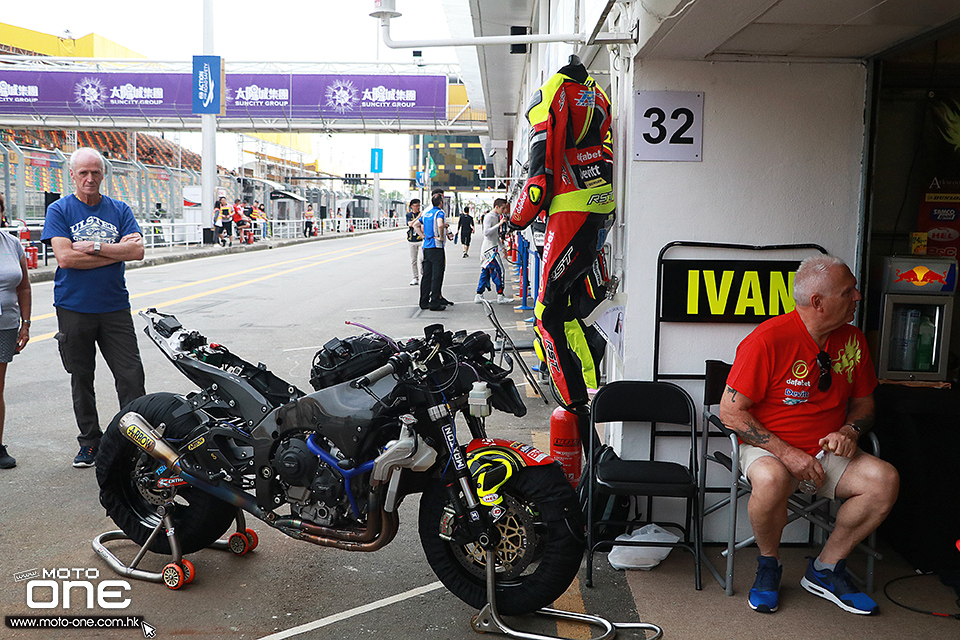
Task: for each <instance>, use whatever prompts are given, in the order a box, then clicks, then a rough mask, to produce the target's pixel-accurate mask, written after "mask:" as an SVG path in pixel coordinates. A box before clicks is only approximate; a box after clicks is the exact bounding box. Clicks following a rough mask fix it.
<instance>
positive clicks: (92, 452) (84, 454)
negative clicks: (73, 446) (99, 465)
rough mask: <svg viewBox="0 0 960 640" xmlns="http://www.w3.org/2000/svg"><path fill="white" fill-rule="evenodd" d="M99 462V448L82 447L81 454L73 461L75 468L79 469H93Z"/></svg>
mask: <svg viewBox="0 0 960 640" xmlns="http://www.w3.org/2000/svg"><path fill="white" fill-rule="evenodd" d="M96 462H97V447H80V453H78V454H77V456H76V457H75V458H74V459H73V466H75V467H77V468H78V469H80V468H83V467H92V466H93V465H95V464H96Z"/></svg>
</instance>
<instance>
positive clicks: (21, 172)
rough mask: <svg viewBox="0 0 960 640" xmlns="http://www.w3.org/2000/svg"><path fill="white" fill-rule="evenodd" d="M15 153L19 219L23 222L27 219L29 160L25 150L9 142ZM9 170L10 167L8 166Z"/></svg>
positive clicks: (11, 141)
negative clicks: (24, 153) (24, 152)
mask: <svg viewBox="0 0 960 640" xmlns="http://www.w3.org/2000/svg"><path fill="white" fill-rule="evenodd" d="M7 144H8V145H10V148H11V149H13V152H14V153H16V154H17V165H18V167H17V217H18V218H20V219H21V220H23V221H26V219H27V182H26V180H27V179H26V175H27V158H26V156H24V155H23V149H21V148H20V147H18V146H17V143H16V142H14V141H13V140H10V141H9V142H7ZM7 167H8V170H9V165H7ZM7 204H8V206H9V203H7Z"/></svg>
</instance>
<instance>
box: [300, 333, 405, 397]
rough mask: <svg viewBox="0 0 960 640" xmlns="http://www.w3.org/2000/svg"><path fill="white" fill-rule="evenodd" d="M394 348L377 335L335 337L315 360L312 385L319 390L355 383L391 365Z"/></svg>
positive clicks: (319, 352) (311, 373) (312, 370)
mask: <svg viewBox="0 0 960 640" xmlns="http://www.w3.org/2000/svg"><path fill="white" fill-rule="evenodd" d="M393 352H394V349H393V347H391V346H390V345H389V344H388V343H387V341H386V340H384V339H383V338H381V337H380V336H377V335H373V334H370V333H368V334H364V335H362V336H352V337H349V338H345V339H343V340H341V339H339V338H334V339H333V340H331V341H330V342H328V343H327V344H325V345H323V348H322V349H320V351H317V354H316V355H315V356H314V357H313V367H311V369H310V384H311V385H313V389H314V390H315V391H319V390H320V389H325V388H326V387H329V386H332V385H335V384H340V383H341V382H347V381H349V380H355V379H356V378H359V377H360V376H362V375H365V374H367V373H370V372H371V371H373V370H374V369H376V368H377V367H381V366H383V365H385V364H386V363H387V360H388V359H389V358H390V356H391V355H393Z"/></svg>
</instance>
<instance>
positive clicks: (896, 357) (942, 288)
mask: <svg viewBox="0 0 960 640" xmlns="http://www.w3.org/2000/svg"><path fill="white" fill-rule="evenodd" d="M956 289H957V261H956V260H955V259H953V258H937V257H930V256H895V257H892V258H886V260H885V263H884V276H883V318H882V320H881V324H880V342H879V344H880V348H879V351H880V353H879V356H880V362H879V363H878V365H879V371H878V377H879V378H880V379H881V380H917V381H924V380H926V381H943V380H946V379H947V360H948V356H949V353H950V330H951V327H952V322H953V296H954V293H955V292H956Z"/></svg>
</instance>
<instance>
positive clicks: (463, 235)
mask: <svg viewBox="0 0 960 640" xmlns="http://www.w3.org/2000/svg"><path fill="white" fill-rule="evenodd" d="M457 231H458V233H459V234H460V244H462V245H463V257H464V258H467V257H469V256H468V254H469V252H470V239H471V238H472V237H473V216H471V215H470V207H468V206H466V205H464V207H463V213H462V214H460V219H459V220H458V221H457Z"/></svg>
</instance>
